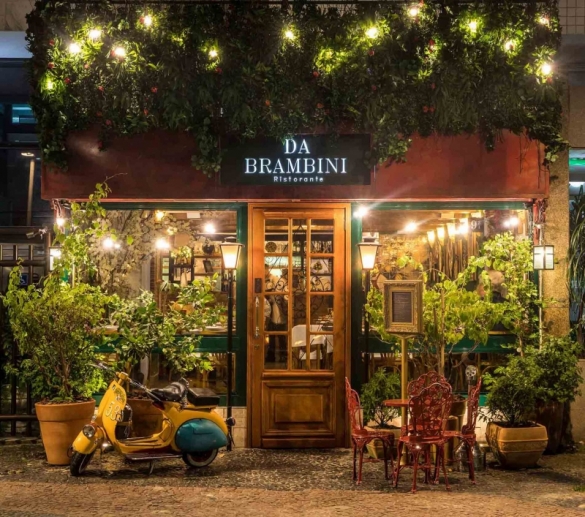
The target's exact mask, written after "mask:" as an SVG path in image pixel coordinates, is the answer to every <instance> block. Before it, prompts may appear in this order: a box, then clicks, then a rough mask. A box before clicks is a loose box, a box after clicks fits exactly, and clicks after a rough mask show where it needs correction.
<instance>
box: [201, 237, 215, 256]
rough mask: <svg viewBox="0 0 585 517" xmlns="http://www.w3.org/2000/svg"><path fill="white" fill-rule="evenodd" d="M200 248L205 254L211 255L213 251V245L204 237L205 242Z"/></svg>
mask: <svg viewBox="0 0 585 517" xmlns="http://www.w3.org/2000/svg"><path fill="white" fill-rule="evenodd" d="M201 249H202V250H203V253H205V254H206V255H213V254H214V252H215V246H214V245H213V243H212V242H211V241H210V240H209V239H205V243H204V244H203V246H202V247H201Z"/></svg>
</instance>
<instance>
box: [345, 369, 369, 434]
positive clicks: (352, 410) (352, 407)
mask: <svg viewBox="0 0 585 517" xmlns="http://www.w3.org/2000/svg"><path fill="white" fill-rule="evenodd" d="M345 393H346V396H347V411H348V412H349V421H350V424H351V432H352V433H354V432H356V431H361V430H362V429H363V428H364V425H363V422H362V413H361V404H360V396H359V395H358V393H357V391H355V390H354V389H352V387H351V384H350V383H349V380H348V378H347V377H346V378H345Z"/></svg>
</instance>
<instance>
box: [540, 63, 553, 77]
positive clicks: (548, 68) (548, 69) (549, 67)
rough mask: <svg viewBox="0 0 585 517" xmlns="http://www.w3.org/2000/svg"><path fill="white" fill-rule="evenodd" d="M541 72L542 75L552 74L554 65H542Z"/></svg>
mask: <svg viewBox="0 0 585 517" xmlns="http://www.w3.org/2000/svg"><path fill="white" fill-rule="evenodd" d="M540 72H541V74H542V75H550V74H552V65H551V64H550V63H542V65H541V66H540Z"/></svg>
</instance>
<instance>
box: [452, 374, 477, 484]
mask: <svg viewBox="0 0 585 517" xmlns="http://www.w3.org/2000/svg"><path fill="white" fill-rule="evenodd" d="M480 391H481V378H480V379H479V380H478V381H477V384H476V385H475V386H474V387H472V388H471V389H470V390H469V394H468V395H467V420H466V422H465V424H464V425H463V426H462V427H461V431H445V433H444V435H445V437H446V438H447V439H450V438H459V439H460V440H462V441H463V442H465V445H466V447H467V463H468V465H469V479H471V482H472V483H473V484H474V485H475V468H474V465H473V448H474V447H475V442H476V441H477V436H476V434H475V427H476V423H477V415H478V414H479V392H480Z"/></svg>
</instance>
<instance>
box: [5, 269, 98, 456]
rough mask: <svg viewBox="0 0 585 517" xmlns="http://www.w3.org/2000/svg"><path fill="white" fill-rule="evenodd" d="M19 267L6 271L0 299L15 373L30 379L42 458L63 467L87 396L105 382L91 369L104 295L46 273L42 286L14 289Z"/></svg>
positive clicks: (87, 416)
mask: <svg viewBox="0 0 585 517" xmlns="http://www.w3.org/2000/svg"><path fill="white" fill-rule="evenodd" d="M20 275H21V271H20V268H19V267H18V266H17V267H15V268H14V269H13V270H12V272H11V273H10V281H9V285H8V291H7V292H6V294H5V295H4V296H3V297H2V299H3V303H4V305H5V307H6V308H7V310H8V316H9V322H10V327H11V329H12V332H13V335H14V339H15V340H16V342H17V343H18V350H19V353H20V355H21V356H22V357H23V358H24V359H23V360H22V362H21V363H20V367H19V368H17V369H16V371H10V373H13V374H15V375H17V376H19V377H20V378H21V379H23V380H24V381H26V382H30V383H31V387H32V392H33V396H34V397H35V398H38V399H40V402H38V403H37V404H35V408H36V413H37V417H38V419H39V422H40V426H41V435H42V439H43V445H44V447H45V451H46V453H47V460H48V462H49V463H51V464H53V465H68V464H69V457H68V454H67V452H68V449H69V447H70V446H71V443H72V442H73V440H74V439H75V437H76V436H77V434H78V433H79V432H80V431H81V428H82V427H83V426H84V425H85V424H87V423H89V422H90V420H91V417H92V416H93V412H94V407H95V402H94V400H93V399H92V398H91V395H92V394H93V393H94V392H96V391H98V390H99V389H101V388H102V387H103V386H105V383H104V380H103V379H102V376H101V374H100V371H99V370H97V369H95V368H93V367H92V364H93V363H94V362H95V359H96V352H95V350H96V347H97V346H98V345H99V343H100V341H101V339H102V336H101V334H100V332H99V330H96V328H97V327H99V325H100V323H102V322H103V318H104V314H105V306H106V304H107V301H108V297H107V296H105V295H104V294H103V292H102V291H101V290H100V289H99V288H97V287H90V286H88V285H86V284H78V285H76V286H75V287H71V286H70V285H69V284H67V283H64V282H63V281H62V280H61V278H60V277H59V275H57V274H52V275H50V276H49V277H48V278H47V279H46V280H45V281H44V283H43V288H42V289H39V288H37V287H36V286H32V285H31V286H29V287H28V288H27V289H23V288H21V287H20Z"/></svg>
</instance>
